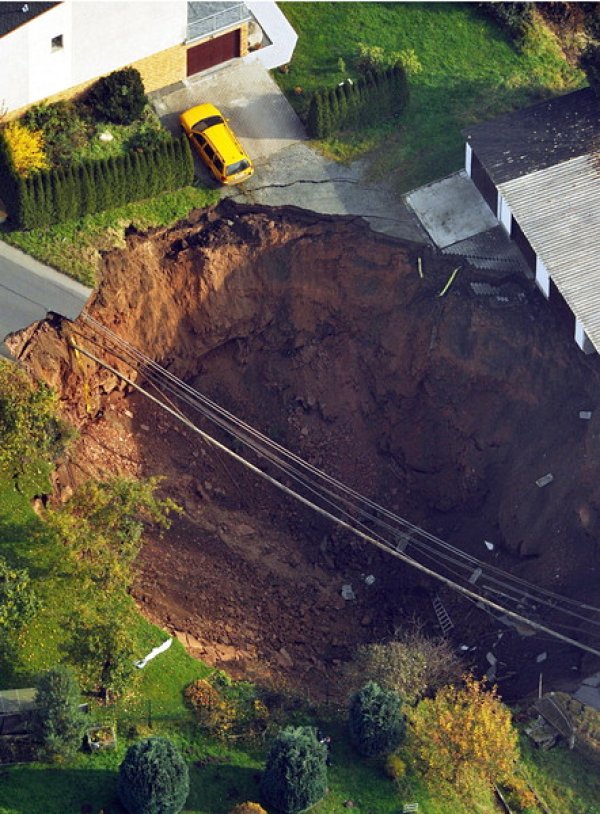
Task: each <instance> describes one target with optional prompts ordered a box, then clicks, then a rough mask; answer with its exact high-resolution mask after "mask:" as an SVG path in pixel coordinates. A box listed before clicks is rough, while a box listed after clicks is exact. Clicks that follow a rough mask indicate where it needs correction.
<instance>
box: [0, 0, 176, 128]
mask: <svg viewBox="0 0 600 814" xmlns="http://www.w3.org/2000/svg"><path fill="white" fill-rule="evenodd" d="M186 31H187V4H186V3H185V2H182V0H157V1H156V2H135V3H129V2H127V3H126V2H99V1H98V0H89V1H88V0H82V1H80V2H73V1H72V0H67V1H66V2H64V3H61V4H60V5H58V6H55V7H54V8H52V9H50V10H49V11H47V12H45V13H44V14H41V15H40V16H39V17H36V18H35V19H34V20H31V21H30V22H28V23H27V24H26V25H24V26H22V27H21V28H18V29H16V30H15V31H12V32H10V33H9V34H7V35H6V36H4V37H2V38H1V39H0V63H1V64H2V65H3V66H5V65H6V66H8V69H7V70H2V71H1V72H0V101H1V102H3V103H4V105H5V106H6V107H7V109H8V111H13V112H14V111H17V110H19V109H22V108H25V107H27V106H28V105H31V104H33V103H34V102H37V101H40V100H41V99H46V98H48V97H51V98H60V97H64V95H65V91H66V92H67V95H74V93H76V92H78V91H80V90H83V89H84V88H85V87H87V86H88V85H89V84H90V83H91V82H92V81H93V80H94V79H96V78H97V77H98V76H102V75H104V74H107V73H110V72H111V71H113V70H116V69H118V68H123V67H125V66H126V65H132V64H134V65H135V64H136V63H141V64H142V68H143V71H140V72H141V73H142V76H144V72H145V73H146V74H147V75H148V77H149V80H150V85H151V86H152V87H151V86H148V90H154V89H155V88H156V87H160V86H162V85H167V84H170V83H171V82H173V81H177V80H178V79H181V78H183V76H185V47H184V46H183V45H182V43H183V42H184V41H185V37H186ZM59 35H62V38H63V47H62V48H61V49H57V50H52V46H51V41H52V38H53V37H57V36H59ZM180 52H183V55H181V54H180ZM148 60H150V61H148ZM182 64H183V66H184V67H183V72H182V73H180V74H179V75H178V76H176V74H177V72H178V71H179V70H180V68H181V65H182ZM163 69H164V70H165V72H166V74H167V75H168V76H167V78H166V81H162V82H161V83H160V85H157V84H156V83H157V82H158V76H159V74H160V72H161V70H163Z"/></svg>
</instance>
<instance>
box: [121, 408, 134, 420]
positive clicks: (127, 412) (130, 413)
mask: <svg viewBox="0 0 600 814" xmlns="http://www.w3.org/2000/svg"><path fill="white" fill-rule="evenodd" d="M123 415H126V416H127V418H133V413H132V412H131V410H123Z"/></svg>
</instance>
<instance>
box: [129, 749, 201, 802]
mask: <svg viewBox="0 0 600 814" xmlns="http://www.w3.org/2000/svg"><path fill="white" fill-rule="evenodd" d="M189 788H190V781H189V772H188V767H187V765H186V763H185V761H184V760H183V757H182V756H181V753H180V752H179V751H178V750H177V749H176V748H175V746H173V744H172V743H171V741H169V740H167V739H166V738H147V739H146V740H142V741H138V743H135V744H133V746H130V747H129V749H128V750H127V754H126V755H125V759H124V760H123V762H122V763H121V766H120V767H119V779H118V786H117V792H118V795H119V799H120V801H121V803H122V804H123V806H124V807H125V809H126V810H127V811H128V812H129V814H178V812H179V811H181V810H182V808H183V807H184V805H185V801H186V800H187V796H188V792H189Z"/></svg>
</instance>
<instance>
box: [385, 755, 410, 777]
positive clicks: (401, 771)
mask: <svg viewBox="0 0 600 814" xmlns="http://www.w3.org/2000/svg"><path fill="white" fill-rule="evenodd" d="M385 773H386V774H387V776H388V777H389V778H390V779H391V780H402V779H403V777H404V776H405V775H406V763H405V762H404V760H402V758H401V757H400V755H397V754H395V753H394V752H392V754H391V755H388V757H387V760H386V761H385Z"/></svg>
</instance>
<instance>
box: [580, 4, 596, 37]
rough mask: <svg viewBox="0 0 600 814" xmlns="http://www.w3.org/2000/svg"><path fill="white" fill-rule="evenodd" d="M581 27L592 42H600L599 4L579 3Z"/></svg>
mask: <svg viewBox="0 0 600 814" xmlns="http://www.w3.org/2000/svg"><path fill="white" fill-rule="evenodd" d="M580 8H581V9H582V11H583V12H584V18H583V27H584V29H585V32H586V34H587V35H588V36H589V37H591V38H592V39H593V40H600V3H581V5H580Z"/></svg>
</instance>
